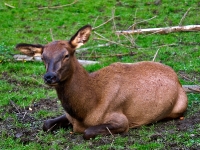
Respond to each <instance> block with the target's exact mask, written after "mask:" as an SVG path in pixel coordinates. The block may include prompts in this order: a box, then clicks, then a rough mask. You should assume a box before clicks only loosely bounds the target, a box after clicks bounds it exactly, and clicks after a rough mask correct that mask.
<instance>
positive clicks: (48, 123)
mask: <svg viewBox="0 0 200 150" xmlns="http://www.w3.org/2000/svg"><path fill="white" fill-rule="evenodd" d="M53 127H54V125H53V124H52V121H51V120H46V121H44V124H43V127H42V129H43V131H45V132H48V131H51V130H52V129H53Z"/></svg>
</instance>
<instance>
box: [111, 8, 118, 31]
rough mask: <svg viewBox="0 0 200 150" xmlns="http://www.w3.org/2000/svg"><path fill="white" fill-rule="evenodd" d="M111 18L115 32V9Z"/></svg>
mask: <svg viewBox="0 0 200 150" xmlns="http://www.w3.org/2000/svg"><path fill="white" fill-rule="evenodd" d="M112 18H113V26H114V27H113V29H114V30H115V31H116V29H117V28H116V24H115V9H113V10H112Z"/></svg>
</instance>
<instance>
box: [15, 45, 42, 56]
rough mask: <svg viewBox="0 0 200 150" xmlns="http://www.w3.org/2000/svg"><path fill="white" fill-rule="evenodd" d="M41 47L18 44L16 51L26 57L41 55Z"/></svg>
mask: <svg viewBox="0 0 200 150" xmlns="http://www.w3.org/2000/svg"><path fill="white" fill-rule="evenodd" d="M43 47H44V46H43V45H39V44H37V45H36V44H35V45H34V44H25V43H20V44H17V45H16V49H17V50H19V51H20V52H21V53H23V54H25V55H28V56H35V55H41V54H42V52H43Z"/></svg>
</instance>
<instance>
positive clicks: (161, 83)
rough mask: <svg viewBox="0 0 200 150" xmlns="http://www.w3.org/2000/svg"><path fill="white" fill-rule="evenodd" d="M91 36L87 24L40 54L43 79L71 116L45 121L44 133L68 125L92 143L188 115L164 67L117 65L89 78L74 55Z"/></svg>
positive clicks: (175, 81)
mask: <svg viewBox="0 0 200 150" xmlns="http://www.w3.org/2000/svg"><path fill="white" fill-rule="evenodd" d="M90 31H91V27H90V26H88V25H87V26H85V27H83V28H81V29H80V30H79V31H78V32H77V33H76V34H75V35H74V36H73V37H72V38H71V40H70V41H55V42H52V43H50V44H48V45H46V46H41V49H40V50H39V51H38V52H40V53H41V54H42V57H43V60H44V63H45V66H46V69H47V73H46V74H45V76H44V78H45V80H46V82H48V84H49V85H50V86H54V87H55V89H56V91H57V95H58V98H59V99H60V100H61V103H62V106H63V107H64V109H65V111H66V117H67V119H66V120H65V117H61V118H62V119H57V120H54V121H46V122H45V124H44V128H45V130H47V129H49V128H50V127H51V126H53V124H56V122H58V120H60V122H61V120H62V121H63V120H65V123H66V122H68V121H69V122H70V123H71V124H72V125H73V130H74V132H80V133H84V138H85V139H89V138H91V137H94V136H95V135H98V134H108V133H109V132H108V129H107V128H109V129H110V131H111V132H112V133H123V132H127V131H128V129H129V128H135V127H138V126H141V125H145V124H149V123H152V122H156V121H159V120H161V119H165V118H177V117H180V116H181V115H182V114H183V113H184V111H185V110H186V108H187V96H186V94H185V92H184V90H183V88H182V86H181V84H180V82H179V80H178V77H177V75H176V73H175V72H174V71H173V70H172V69H171V68H170V67H168V66H165V65H163V64H161V63H156V62H150V61H149V62H148V61H144V62H138V63H134V64H123V63H114V64H111V65H110V66H108V67H105V68H103V69H101V70H99V71H96V72H94V73H91V74H89V73H87V72H86V71H85V69H84V68H83V67H82V66H81V65H80V64H79V63H78V61H77V59H76V57H75V55H74V52H75V49H76V48H77V47H79V46H81V45H83V44H84V43H85V42H86V41H87V40H88V38H89V35H90ZM26 46H27V45H23V44H20V45H18V46H17V49H19V50H20V49H23V52H26V51H24V49H26ZM30 46H32V48H33V49H34V46H33V45H28V48H29V49H30ZM36 48H37V49H38V46H37V47H36ZM32 52H35V51H34V50H32ZM38 52H35V53H38ZM28 54H29V55H30V52H29V53H28Z"/></svg>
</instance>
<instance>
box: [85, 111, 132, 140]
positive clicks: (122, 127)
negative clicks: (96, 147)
mask: <svg viewBox="0 0 200 150" xmlns="http://www.w3.org/2000/svg"><path fill="white" fill-rule="evenodd" d="M110 119H112V120H110ZM110 119H109V121H107V122H108V123H106V124H100V125H96V126H91V127H89V128H87V129H86V130H85V132H84V135H83V138H84V139H85V140H89V139H90V138H94V137H95V136H97V135H109V134H111V133H112V134H116V133H125V132H127V131H128V129H129V125H128V119H127V118H126V116H124V115H123V114H115V115H112V117H111V118H110Z"/></svg>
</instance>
